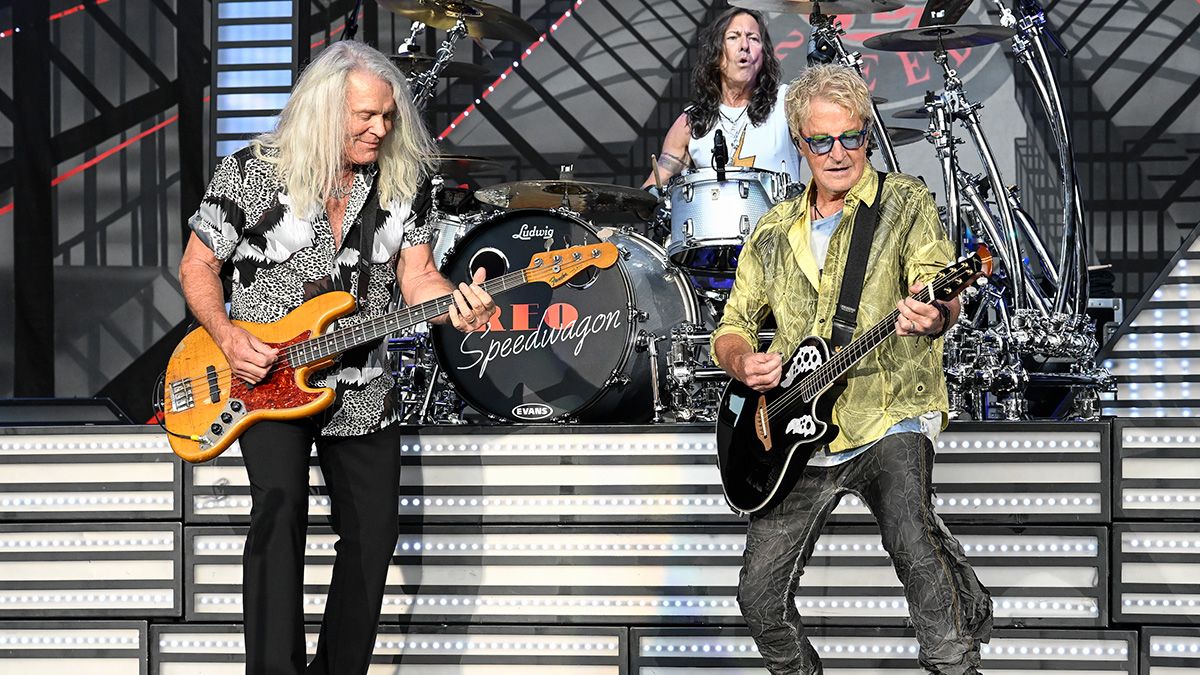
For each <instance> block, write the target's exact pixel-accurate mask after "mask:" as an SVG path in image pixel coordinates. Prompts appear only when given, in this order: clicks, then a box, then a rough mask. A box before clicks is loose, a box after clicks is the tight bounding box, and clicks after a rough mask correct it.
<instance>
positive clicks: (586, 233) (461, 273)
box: [432, 209, 634, 422]
mask: <svg viewBox="0 0 1200 675" xmlns="http://www.w3.org/2000/svg"><path fill="white" fill-rule="evenodd" d="M547 240H549V248H550V249H551V250H555V249H560V248H565V247H568V246H579V245H583V244H586V243H588V242H595V241H598V240H599V237H598V236H597V234H596V230H595V229H594V228H592V227H591V226H590V225H588V224H586V223H584V222H582V221H579V220H576V219H574V218H570V217H568V216H564V215H559V214H556V213H551V212H549V211H542V210H536V209H522V210H516V211H509V212H506V213H504V214H502V215H500V216H499V217H497V218H495V219H493V220H490V221H488V222H485V223H482V224H480V225H478V226H476V227H475V228H474V229H472V230H471V231H470V232H469V233H468V234H467V235H466V236H464V237H463V238H462V239H461V240H459V242H458V244H457V245H456V246H455V247H454V250H453V252H451V254H450V256H449V257H448V258H447V260H446V264H445V265H444V266H443V268H442V272H443V273H444V274H445V275H446V276H447V278H449V279H450V281H451V283H453V284H455V285H456V286H457V284H458V283H459V282H464V281H469V280H470V278H471V274H472V273H473V272H474V271H475V270H476V269H478V268H479V267H483V268H485V269H486V270H487V277H488V278H489V279H491V278H494V277H497V276H499V275H501V274H504V273H506V272H511V271H514V270H519V269H524V268H525V267H527V266H528V265H529V261H530V258H531V257H532V256H533V254H535V253H540V252H543V251H545V250H546V248H547ZM632 293H633V291H632V288H631V285H630V282H629V279H628V276H627V274H626V272H625V271H624V269H623V268H622V266H621V265H619V264H618V265H614V266H613V267H611V268H609V269H606V270H594V269H592V270H585V271H584V272H582V273H580V274H579V275H578V276H576V277H575V278H574V279H572V280H571V281H569V282H567V283H566V284H564V285H562V286H559V287H558V288H551V287H550V286H548V285H546V284H543V283H531V284H528V285H525V286H521V287H519V288H516V289H513V290H510V291H506V292H504V293H501V294H499V295H497V296H496V298H495V300H496V306H497V307H498V308H499V309H500V313H499V314H498V315H497V316H496V317H494V318H493V319H492V321H491V322H490V323H489V325H488V326H487V327H486V328H483V329H481V330H479V331H476V332H473V333H470V334H466V335H464V334H463V333H460V332H459V331H457V330H455V329H454V328H453V327H452V326H450V325H444V326H434V327H433V331H432V341H433V347H434V350H435V352H436V353H437V358H438V362H439V363H440V364H441V366H442V368H443V369H444V370H445V372H446V375H447V377H448V378H449V379H450V381H451V382H452V383H454V385H455V388H456V389H457V391H458V393H459V395H460V396H462V398H463V399H464V400H465V401H466V402H467V403H469V404H470V405H471V406H472V407H474V408H476V409H477V410H480V411H482V412H484V413H487V414H489V415H492V416H494V417H498V418H503V419H509V420H514V421H525V422H532V421H546V420H553V419H561V418H565V417H575V416H578V414H579V413H580V412H581V411H584V410H586V408H587V407H588V406H589V405H590V404H591V403H592V402H593V401H595V400H596V399H598V398H599V397H600V396H601V394H602V393H603V392H604V390H605V385H606V383H608V382H609V380H610V378H612V377H613V376H614V375H615V374H616V373H618V372H620V370H621V369H622V367H623V366H624V365H625V363H626V361H627V360H628V358H629V355H630V353H631V352H632V343H633V335H634V333H633V329H632V328H631V323H630V318H631V317H630V307H631V305H632Z"/></svg>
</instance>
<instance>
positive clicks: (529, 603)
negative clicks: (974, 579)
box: [193, 592, 1100, 620]
mask: <svg viewBox="0 0 1200 675" xmlns="http://www.w3.org/2000/svg"><path fill="white" fill-rule="evenodd" d="M193 596H194V598H195V601H196V604H197V608H196V611H197V612H198V613H199V614H224V613H240V612H241V607H242V596H241V594H240V593H235V594H222V593H204V592H194V593H193ZM304 606H305V608H306V609H305V611H306V613H308V614H320V613H321V612H323V611H324V607H325V595H323V594H306V595H305V596H304ZM383 606H384V608H385V609H384V614H396V613H402V614H404V615H405V616H414V615H427V616H432V617H437V616H449V615H456V616H458V615H469V616H480V615H490V616H507V615H512V616H518V615H519V616H539V615H550V614H556V613H561V612H562V611H572V612H586V613H588V614H595V615H597V616H599V615H604V616H632V615H637V616H645V617H656V616H695V615H697V612H698V611H700V610H703V614H705V615H710V616H730V617H734V616H740V611H739V610H738V606H737V600H736V599H735V598H734V597H733V596H732V595H729V596H724V597H722V596H718V597H716V598H714V597H713V596H676V595H670V596H658V595H655V596H648V595H643V596H620V597H613V596H560V595H533V594H524V595H521V596H519V597H514V596H511V595H489V594H472V595H433V594H430V595H424V596H421V597H417V598H414V597H412V596H409V595H396V594H388V595H385V596H384V599H383ZM796 606H797V607H798V608H799V609H800V610H801V611H803V612H805V613H807V614H810V615H812V616H814V617H815V616H833V615H834V614H830V613H836V615H837V616H838V617H841V618H844V616H845V612H846V611H847V610H850V611H856V614H855V616H856V617H860V618H869V617H888V618H904V617H907V616H908V602H907V601H906V600H904V599H903V598H900V599H896V600H880V599H874V598H871V599H863V598H861V597H853V596H849V597H841V598H839V597H822V598H821V599H812V598H800V597H798V598H796ZM993 607H994V608H995V610H994V611H995V614H996V617H997V618H1003V619H1010V618H1012V619H1030V618H1055V619H1077V620H1078V619H1095V618H1096V617H1097V616H1099V613H1100V610H1099V607H1098V606H1097V603H1096V601H1095V600H1089V599H1084V600H1081V599H1079V598H1065V597H1061V598H1060V597H1051V598H1045V597H1039V598H1034V597H1020V596H1011V597H1006V598H1003V599H994V600H993ZM388 608H397V609H395V610H392V609H388ZM415 608H424V610H422V609H415ZM425 610H427V611H425ZM863 610H871V612H864V611H863ZM827 612H829V613H827Z"/></svg>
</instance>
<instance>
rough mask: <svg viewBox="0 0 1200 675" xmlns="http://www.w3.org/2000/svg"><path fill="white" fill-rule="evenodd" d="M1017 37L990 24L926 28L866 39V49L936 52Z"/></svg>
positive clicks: (1004, 29) (1002, 27) (864, 41)
mask: <svg viewBox="0 0 1200 675" xmlns="http://www.w3.org/2000/svg"><path fill="white" fill-rule="evenodd" d="M1015 34H1016V31H1015V30H1013V29H1012V28H1005V27H1004V26H988V25H983V24H980V25H969V24H966V25H958V26H926V27H924V28H909V29H906V30H895V31H892V32H890V33H880V34H879V35H876V36H874V37H869V38H867V39H866V40H863V46H864V47H867V48H869V49H879V50H882V51H885V52H936V51H938V50H939V49H965V48H967V47H982V46H983V45H990V44H992V43H993V42H1002V41H1004V40H1007V39H1009V38H1010V37H1012V36H1013V35H1015Z"/></svg>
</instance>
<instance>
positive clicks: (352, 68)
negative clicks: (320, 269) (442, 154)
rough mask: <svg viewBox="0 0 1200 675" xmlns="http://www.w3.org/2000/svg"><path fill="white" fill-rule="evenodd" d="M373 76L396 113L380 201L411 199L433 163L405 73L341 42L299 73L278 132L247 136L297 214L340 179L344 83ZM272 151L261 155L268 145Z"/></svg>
mask: <svg viewBox="0 0 1200 675" xmlns="http://www.w3.org/2000/svg"><path fill="white" fill-rule="evenodd" d="M353 72H361V73H367V74H370V75H374V76H375V77H378V78H379V79H381V80H383V81H384V82H387V83H388V84H390V85H391V87H392V98H393V99H394V100H395V102H396V115H395V118H394V120H393V125H392V131H391V133H389V134H388V135H387V136H386V137H384V139H383V142H382V143H381V144H380V146H379V160H378V163H379V176H378V177H377V180H378V181H379V199H380V204H383V205H385V208H386V205H387V204H388V203H389V202H391V201H392V200H400V201H408V200H411V199H413V197H414V196H415V195H416V192H417V188H418V187H419V183H420V181H421V179H422V178H424V177H425V175H427V174H428V173H429V171H430V169H431V168H432V165H433V158H432V155H433V151H434V146H433V141H432V139H430V137H429V134H428V133H427V132H426V130H425V125H424V124H423V123H422V121H421V118H420V116H419V115H418V113H417V110H416V108H415V107H414V106H413V104H412V97H411V95H410V94H409V91H408V83H407V82H405V80H404V76H403V75H402V74H401V73H400V71H399V70H398V69H397V68H396V66H394V65H392V63H391V62H390V61H388V59H387V57H386V56H384V55H383V54H381V53H380V52H379V51H377V50H375V49H373V48H371V47H368V46H367V45H365V44H363V43H361V42H354V41H352V40H344V41H342V42H336V43H334V44H332V45H330V46H329V47H327V48H326V49H325V50H324V51H322V52H321V54H320V55H319V56H317V58H315V59H313V60H312V62H311V63H309V64H308V66H307V67H306V68H305V69H304V72H303V73H301V75H300V79H299V80H297V81H296V86H295V87H293V88H292V95H291V98H289V99H288V102H287V105H286V106H284V108H283V111H282V112H280V113H279V122H278V123H277V124H276V125H275V130H274V131H271V132H268V133H265V134H262V135H261V136H259V137H257V138H255V139H254V140H253V141H251V146H252V147H253V148H254V153H255V155H257V156H258V157H259V158H261V159H263V160H264V161H267V162H271V163H272V164H275V166H276V167H277V169H278V170H279V173H280V177H281V178H282V179H283V181H284V184H285V185H286V186H287V191H288V195H289V196H290V197H291V199H292V203H293V205H294V208H296V209H297V211H298V212H299V213H306V214H312V213H319V212H320V210H321V209H322V208H323V206H324V201H325V199H326V197H328V196H329V195H330V194H331V193H332V192H333V189H334V188H335V187H336V186H338V185H339V184H340V182H341V180H340V179H341V173H342V168H343V166H344V162H345V161H346V155H347V151H348V149H349V147H350V142H351V141H350V138H349V135H348V133H347V120H348V118H349V111H348V110H347V104H346V85H347V80H348V78H349V76H350V73H353ZM268 149H269V150H272V151H273V152H265V151H266V150H268Z"/></svg>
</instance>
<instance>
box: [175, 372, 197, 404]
mask: <svg viewBox="0 0 1200 675" xmlns="http://www.w3.org/2000/svg"><path fill="white" fill-rule="evenodd" d="M195 406H196V395H195V394H194V393H193V392H192V378H190V377H185V378H183V379H182V380H175V381H174V382H172V383H171V412H180V411H183V410H191V409H192V408H194V407H195Z"/></svg>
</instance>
